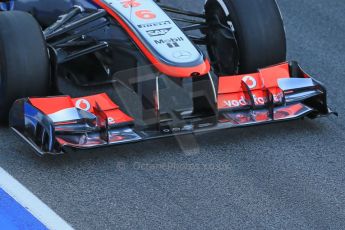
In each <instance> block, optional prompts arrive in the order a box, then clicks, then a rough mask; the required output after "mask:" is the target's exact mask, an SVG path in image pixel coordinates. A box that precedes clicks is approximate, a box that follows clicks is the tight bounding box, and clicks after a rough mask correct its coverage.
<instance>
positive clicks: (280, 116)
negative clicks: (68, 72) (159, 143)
mask: <svg viewBox="0 0 345 230" xmlns="http://www.w3.org/2000/svg"><path fill="white" fill-rule="evenodd" d="M218 79H219V82H218V91H217V92H216V94H217V95H216V98H217V107H216V110H217V111H215V112H214V114H215V115H214V116H213V117H212V118H210V117H197V116H192V117H193V118H192V119H188V118H183V117H181V122H179V123H178V124H179V125H176V126H173V127H171V126H163V125H161V124H160V120H159V119H157V125H156V126H150V127H141V126H138V125H137V124H136V121H135V119H134V118H132V117H131V116H129V115H128V114H126V112H125V111H123V110H122V109H121V108H120V107H119V106H118V105H117V104H115V102H114V101H112V100H111V99H110V98H109V97H108V96H107V94H105V93H103V94H98V95H91V96H86V97H81V98H71V97H69V96H57V97H46V98H24V99H20V100H17V101H16V102H15V103H14V105H13V107H12V109H11V112H10V127H11V128H12V129H13V130H14V131H15V133H17V134H18V135H19V136H20V137H21V138H23V139H24V140H25V141H26V142H27V143H29V144H30V145H31V146H32V147H33V148H34V150H36V152H37V153H38V154H39V155H46V154H53V155H56V154H62V153H65V152H68V150H70V149H90V148H95V147H102V146H111V145H118V144H124V143H131V142H137V141H143V140H149V139H154V138H160V137H169V136H174V135H182V134H189V133H197V132H205V131H212V130H219V129H226V128H235V127H243V126H250V125H259V124H267V123H273V122H280V121H287V120H293V119H299V118H303V117H309V118H316V117H319V116H326V115H329V114H331V113H333V112H332V111H331V110H330V109H329V108H328V106H327V95H326V89H325V87H324V86H323V85H322V84H321V83H320V82H318V81H316V80H314V79H313V78H311V77H310V76H309V75H308V74H306V73H305V72H304V71H303V70H302V69H301V68H300V67H299V66H298V65H297V63H295V62H292V63H283V64H280V65H277V66H272V67H268V68H264V69H260V70H259V71H258V72H257V73H253V74H246V75H236V76H221V77H219V78H218Z"/></svg>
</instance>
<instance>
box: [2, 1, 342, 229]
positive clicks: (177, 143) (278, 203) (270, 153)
mask: <svg viewBox="0 0 345 230" xmlns="http://www.w3.org/2000/svg"><path fill="white" fill-rule="evenodd" d="M175 2H178V4H179V6H183V7H184V8H186V9H195V10H196V9H198V8H199V7H201V2H203V1H200V4H199V3H195V2H198V1H194V0H193V1H192V0H188V1H182V0H179V1H175ZM278 2H279V4H280V6H281V10H282V13H283V16H284V20H285V23H286V30H287V37H288V49H289V58H290V59H294V60H298V61H299V62H300V63H301V64H302V65H303V66H304V68H305V70H307V71H308V72H309V73H310V74H312V75H313V76H314V77H316V78H317V79H319V80H321V81H323V82H324V83H325V84H326V85H327V88H328V90H329V99H330V100H329V102H330V105H331V106H332V107H333V108H335V109H336V110H337V111H338V112H339V113H340V117H339V118H335V117H329V118H323V119H319V120H314V121H310V120H304V121H295V122H290V123H282V124H278V125H269V126H260V127H253V128H246V129H236V130H227V131H221V132H216V133H211V134H203V135H200V136H197V137H195V138H194V137H187V138H189V141H191V143H193V144H192V146H191V147H186V145H185V144H184V142H186V141H183V140H182V141H181V140H176V139H174V138H170V139H164V140H157V141H151V142H145V143H138V144H134V145H126V146H121V147H117V148H112V149H101V150H96V151H92V152H85V153H84V152H83V153H75V154H70V155H66V156H64V157H60V158H57V159H51V158H48V159H40V158H38V157H37V156H36V155H34V154H33V152H32V151H31V150H30V149H29V147H28V146H27V145H26V144H24V143H23V142H22V141H20V140H19V139H18V138H17V137H16V136H15V135H14V134H13V133H12V132H11V131H10V130H9V129H7V128H4V127H2V128H0V146H1V147H0V153H1V154H0V167H3V168H4V169H5V170H7V171H8V172H9V173H11V174H12V175H13V176H14V177H15V178H17V179H18V180H19V181H20V182H21V183H22V184H24V185H25V186H26V187H27V188H28V189H30V190H31V191H32V192H33V193H34V194H35V195H37V196H38V197H39V198H40V199H41V200H43V201H44V202H45V203H46V204H47V205H48V206H50V207H51V208H52V209H53V210H54V211H56V212H57V213H58V214H59V215H60V216H61V217H62V218H64V219H65V220H66V221H67V222H69V223H70V224H71V225H72V226H73V227H74V228H76V229H157V228H163V229H230V228H231V229H253V228H259V229H343V228H344V226H345V193H344V192H345V167H344V166H345V143H344V142H345V119H344V114H345V106H344V101H345V93H344V88H345V17H344V12H345V3H344V1H343V0H331V1H323V0H299V1H291V0H279V1H278ZM176 4H177V3H176ZM181 146H182V147H181Z"/></svg>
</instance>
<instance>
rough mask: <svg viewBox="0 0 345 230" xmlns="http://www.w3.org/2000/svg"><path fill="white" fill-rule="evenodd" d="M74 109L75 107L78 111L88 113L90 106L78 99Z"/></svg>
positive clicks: (85, 101)
mask: <svg viewBox="0 0 345 230" xmlns="http://www.w3.org/2000/svg"><path fill="white" fill-rule="evenodd" d="M75 107H77V108H78V109H82V110H85V111H89V110H90V109H91V104H90V102H88V101H87V100H85V99H79V100H78V101H76V103H75Z"/></svg>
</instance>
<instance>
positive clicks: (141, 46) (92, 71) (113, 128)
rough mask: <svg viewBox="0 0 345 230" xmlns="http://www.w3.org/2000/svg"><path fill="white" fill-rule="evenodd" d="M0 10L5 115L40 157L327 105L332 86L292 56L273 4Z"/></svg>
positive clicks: (105, 0)
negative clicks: (327, 86)
mask: <svg viewBox="0 0 345 230" xmlns="http://www.w3.org/2000/svg"><path fill="white" fill-rule="evenodd" d="M0 9H1V11H2V12H0V28H1V29H0V57H1V59H0V63H1V75H0V76H1V77H0V119H1V120H2V121H3V122H6V121H9V123H10V127H11V128H12V129H13V130H14V131H15V132H16V133H17V134H18V135H19V136H20V137H21V138H23V139H24V140H25V141H27V142H28V143H29V144H30V145H31V146H32V147H33V148H34V149H35V150H36V152H37V153H38V154H40V155H45V154H61V153H65V152H68V150H71V149H89V148H95V147H101V146H111V145H117V144H123V143H130V142H137V141H142V140H149V139H153V138H160V137H168V136H173V135H180V134H188V133H196V132H205V131H212V130H219V129H225V128H233V127H242V126H249V125H258V124H266V123H272V122H280V121H286V120H292V119H299V118H303V117H309V118H316V117H320V116H326V115H329V114H331V113H332V111H331V110H330V109H329V108H328V106H327V101H326V98H327V95H326V89H325V87H324V86H323V85H322V84H321V83H320V82H318V81H316V80H314V79H313V78H311V77H310V76H309V75H308V74H306V73H305V72H304V71H303V70H302V69H301V68H300V66H299V65H298V64H297V63H296V62H294V61H291V62H287V61H286V40H285V31H284V26H283V22H282V17H281V14H280V11H279V8H278V6H277V4H276V2H275V0H206V2H205V8H204V11H203V13H200V12H192V11H187V10H182V9H178V8H175V7H173V6H171V5H164V4H163V3H162V2H161V1H159V0H64V1H56V0H37V1H27V0H16V1H12V0H7V1H1V2H0ZM48 96H49V97H48Z"/></svg>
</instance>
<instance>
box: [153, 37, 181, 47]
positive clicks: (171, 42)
mask: <svg viewBox="0 0 345 230" xmlns="http://www.w3.org/2000/svg"><path fill="white" fill-rule="evenodd" d="M183 41H184V38H183V37H176V38H169V39H156V40H155V43H156V45H166V46H168V47H169V48H176V47H180V43H181V42H183Z"/></svg>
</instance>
